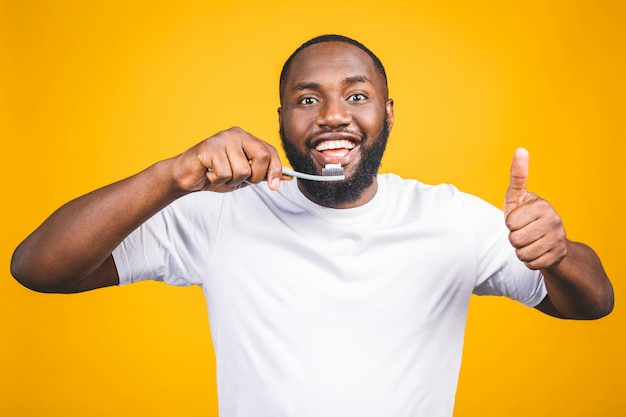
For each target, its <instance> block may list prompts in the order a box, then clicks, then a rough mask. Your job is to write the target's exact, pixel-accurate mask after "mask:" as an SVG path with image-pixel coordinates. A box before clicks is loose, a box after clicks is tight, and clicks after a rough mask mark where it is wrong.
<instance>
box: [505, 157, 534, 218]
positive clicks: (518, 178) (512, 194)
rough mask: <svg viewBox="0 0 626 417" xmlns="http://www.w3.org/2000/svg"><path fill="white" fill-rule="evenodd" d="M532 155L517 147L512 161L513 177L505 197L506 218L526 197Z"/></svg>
mask: <svg viewBox="0 0 626 417" xmlns="http://www.w3.org/2000/svg"><path fill="white" fill-rule="evenodd" d="M529 158H530V156H529V154H528V151H527V150H526V149H524V148H517V149H516V150H515V153H514V154H513V162H512V163H511V179H510V181H509V188H507V190H506V195H505V197H504V218H506V217H508V215H509V213H511V212H512V211H513V210H515V209H516V208H517V207H519V206H521V205H522V204H524V201H525V199H526V194H527V193H526V181H527V179H528V160H529Z"/></svg>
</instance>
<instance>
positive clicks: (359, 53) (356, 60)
mask: <svg viewBox="0 0 626 417" xmlns="http://www.w3.org/2000/svg"><path fill="white" fill-rule="evenodd" d="M353 76H365V77H366V78H367V79H369V80H370V81H372V83H375V85H376V86H377V87H380V85H379V84H382V80H381V77H380V76H379V74H378V73H377V72H376V68H375V66H374V61H373V60H372V58H371V57H370V56H369V55H368V54H367V53H366V52H365V51H363V50H362V49H360V48H358V47H357V46H355V45H352V44H349V43H346V42H334V41H333V42H322V43H317V44H314V45H311V46H309V47H307V48H305V49H303V50H302V51H300V52H299V53H298V55H296V56H295V57H294V58H293V61H292V63H291V68H290V69H289V73H288V74H287V79H286V80H285V87H286V89H287V91H289V90H290V89H291V88H293V86H294V85H297V84H299V83H302V82H332V81H333V80H336V81H341V80H344V79H345V78H347V77H353Z"/></svg>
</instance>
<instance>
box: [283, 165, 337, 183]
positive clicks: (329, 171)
mask: <svg viewBox="0 0 626 417" xmlns="http://www.w3.org/2000/svg"><path fill="white" fill-rule="evenodd" d="M283 174H285V175H289V176H291V177H296V178H301V179H303V180H310V181H341V180H345V179H346V176H345V175H344V174H343V167H342V166H341V164H326V166H325V167H324V168H322V175H311V174H305V173H303V172H297V171H294V170H292V169H289V168H285V167H283Z"/></svg>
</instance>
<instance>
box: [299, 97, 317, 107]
mask: <svg viewBox="0 0 626 417" xmlns="http://www.w3.org/2000/svg"><path fill="white" fill-rule="evenodd" d="M316 101H317V100H316V99H315V98H313V97H304V98H302V99H300V101H298V104H304V105H311V104H315V102H316Z"/></svg>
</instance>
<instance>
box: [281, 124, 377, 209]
mask: <svg viewBox="0 0 626 417" xmlns="http://www.w3.org/2000/svg"><path fill="white" fill-rule="evenodd" d="M280 138H281V141H282V145H283V149H284V150H285V155H287V159H288V160H289V162H290V163H291V166H292V167H293V169H295V170H296V171H300V172H304V173H307V174H317V175H320V172H319V171H318V169H317V167H316V166H315V163H314V162H313V158H312V157H311V155H309V154H307V153H302V152H300V151H299V150H298V149H297V148H296V146H295V145H294V144H293V142H292V141H290V140H288V138H287V137H286V135H285V130H284V128H283V125H282V124H281V125H280ZM388 138H389V125H388V123H387V119H384V122H383V128H382V130H381V132H380V134H379V135H378V137H376V138H374V139H373V140H372V139H370V138H368V137H364V138H363V140H362V141H361V145H360V149H361V153H362V155H361V160H360V161H359V163H358V165H357V167H356V170H355V171H354V173H353V174H352V175H351V176H350V177H346V179H345V180H342V181H311V180H303V179H298V184H299V185H300V186H301V187H302V189H303V191H304V192H305V194H306V195H307V197H309V199H311V200H313V201H314V202H315V203H317V204H319V205H321V206H324V207H339V206H342V205H345V204H349V203H354V202H355V201H357V200H358V199H359V198H360V197H361V196H362V195H363V192H364V191H365V190H367V189H368V188H369V187H370V186H371V185H372V184H373V182H374V179H375V178H376V175H378V168H379V167H380V161H381V160H382V158H383V154H384V153H385V148H386V147H387V139H388ZM370 141H372V143H371V147H369V148H368V145H369V142H370ZM309 142H310V139H308V140H307V143H309Z"/></svg>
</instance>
